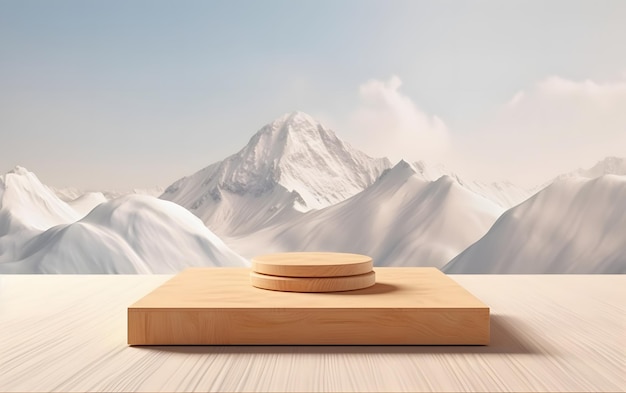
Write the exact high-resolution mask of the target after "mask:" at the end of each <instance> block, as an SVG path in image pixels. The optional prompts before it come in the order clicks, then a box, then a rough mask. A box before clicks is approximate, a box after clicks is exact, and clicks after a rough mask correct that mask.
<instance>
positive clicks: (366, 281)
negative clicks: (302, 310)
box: [250, 271, 376, 292]
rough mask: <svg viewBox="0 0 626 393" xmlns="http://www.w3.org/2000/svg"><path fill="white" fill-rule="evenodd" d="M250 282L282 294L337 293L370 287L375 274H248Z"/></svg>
mask: <svg viewBox="0 0 626 393" xmlns="http://www.w3.org/2000/svg"><path fill="white" fill-rule="evenodd" d="M250 282H251V283H252V285H253V286H255V287H257V288H262V289H271V290H273V291H283V292H339V291H352V290H355V289H363V288H368V287H371V286H372V285H374V284H375V283H376V273H374V271H370V272H369V273H365V274H359V275H356V276H346V277H279V276H269V275H266V274H260V273H256V272H250Z"/></svg>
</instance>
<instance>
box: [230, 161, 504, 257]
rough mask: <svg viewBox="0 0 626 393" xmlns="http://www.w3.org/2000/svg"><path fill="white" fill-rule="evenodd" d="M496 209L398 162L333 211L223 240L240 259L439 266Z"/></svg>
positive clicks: (467, 241) (447, 179)
mask: <svg viewBox="0 0 626 393" xmlns="http://www.w3.org/2000/svg"><path fill="white" fill-rule="evenodd" d="M502 211H503V209H502V208H500V207H499V206H497V205H495V204H494V203H492V202H491V201H488V200H487V199H485V198H483V197H481V196H479V195H476V194H475V193H472V192H470V191H468V190H467V189H465V188H463V187H461V186H460V185H459V184H458V183H457V182H456V181H454V180H453V179H452V178H450V177H448V176H443V177H440V178H439V179H438V180H437V181H435V182H428V181H425V180H424V179H423V178H422V174H421V173H418V172H416V170H415V166H414V165H411V164H408V163H406V162H404V161H401V162H400V163H398V164H397V165H396V166H395V167H393V168H392V169H390V170H388V171H387V172H386V173H384V174H383V175H382V176H381V177H380V178H379V179H378V180H377V181H376V182H375V183H374V184H373V185H372V186H370V187H368V188H367V189H366V190H364V191H363V192H361V193H359V194H357V195H355V196H354V197H352V198H350V199H347V200H345V201H343V202H341V203H338V204H336V205H334V206H330V207H327V208H325V209H322V210H318V211H312V212H308V213H306V214H304V215H302V216H300V217H298V218H296V219H294V220H293V221H292V222H287V223H284V224H280V225H277V226H274V227H270V228H266V229H263V230H261V231H259V232H257V233H253V234H249V235H247V236H243V237H239V238H229V239H228V242H229V244H231V246H232V247H233V248H234V249H235V250H237V251H238V252H239V253H241V254H242V255H245V256H253V255H255V254H260V253H267V252H281V251H339V252H356V253H363V254H367V255H370V256H372V257H373V259H374V263H375V264H376V265H377V266H438V267H439V266H443V265H444V264H445V263H446V262H448V261H449V260H450V259H451V258H453V257H454V256H455V255H457V254H458V253H459V252H461V251H462V250H464V249H465V248H466V247H467V246H468V245H470V244H472V243H473V242H474V241H476V240H477V239H479V238H480V237H481V236H482V235H483V234H485V233H486V231H487V230H488V229H489V227H490V226H491V225H492V224H493V223H494V221H495V220H496V219H497V217H498V216H499V214H500V213H501V212H502Z"/></svg>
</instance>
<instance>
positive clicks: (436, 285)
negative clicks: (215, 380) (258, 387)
mask: <svg viewBox="0 0 626 393" xmlns="http://www.w3.org/2000/svg"><path fill="white" fill-rule="evenodd" d="M374 270H375V272H376V285H374V286H373V287H370V288H366V289H360V290H356V291H347V292H331V293H294V292H277V291H269V290H265V289H259V288H255V287H253V286H251V285H250V282H249V272H250V270H249V269H247V268H191V269H187V270H185V271H183V272H181V273H180V274H178V275H176V276H175V277H174V278H172V279H171V280H169V281H167V282H166V283H164V284H163V285H161V286H160V287H158V288H157V289H155V290H154V291H152V292H151V293H149V294H148V295H146V296H145V297H144V298H142V299H140V300H139V301H137V302H136V303H135V304H133V305H131V306H130V307H129V308H128V344H130V345H309V344H311V345H419V344H426V345H463V344H469V345H487V344H489V307H487V306H486V305H485V304H483V303H482V302H481V301H480V300H478V299H477V298H475V297H474V296H473V295H472V294H471V293H469V292H467V291H466V290H465V289H463V288H462V287H461V286H460V285H459V284H457V283H456V282H455V281H454V280H452V279H451V278H449V277H447V276H446V275H445V274H443V273H442V272H441V271H439V270H437V269H435V268H419V267H412V268H375V269H374Z"/></svg>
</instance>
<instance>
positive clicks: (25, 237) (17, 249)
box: [0, 167, 247, 274]
mask: <svg viewBox="0 0 626 393" xmlns="http://www.w3.org/2000/svg"><path fill="white" fill-rule="evenodd" d="M85 198H93V196H86V197H85ZM95 198H96V199H98V200H99V199H101V198H100V197H98V196H96V197H95ZM90 203H91V202H90ZM82 208H83V207H81V209H82ZM81 217H82V218H81ZM0 228H1V230H2V232H0V274H2V273H176V272H178V271H180V270H181V269H183V268H185V267H189V266H245V265H246V264H247V261H246V260H245V259H243V258H242V257H240V256H239V255H237V254H235V253H234V252H233V251H231V250H230V249H229V248H228V247H227V246H226V245H225V244H224V243H223V242H222V241H221V240H220V239H219V238H218V237H217V236H216V235H214V234H213V233H212V232H211V231H210V230H209V229H208V228H206V227H205V226H204V224H203V223H202V221H200V219H198V218H197V217H195V216H194V215H193V214H191V213H190V212H189V211H187V210H186V209H184V208H183V207H181V206H178V205H176V204H174V203H171V202H167V201H163V200H160V199H157V198H155V197H150V196H143V195H128V196H124V197H119V198H116V199H114V200H111V201H107V202H101V203H99V204H98V205H97V206H96V207H94V208H93V209H92V210H91V211H90V212H89V213H88V214H87V215H86V216H84V217H83V214H82V213H81V212H78V211H75V210H74V209H73V208H72V207H71V206H70V205H68V204H67V203H65V202H63V201H62V200H61V199H60V198H58V197H57V196H56V195H55V194H54V193H53V192H52V191H51V190H50V189H49V188H48V187H46V186H44V185H43V184H42V183H41V182H40V181H39V179H38V178H37V176H35V175H34V174H33V173H31V172H29V171H27V170H26V169H24V168H19V167H18V168H16V169H15V170H13V171H11V172H9V173H7V174H6V175H4V176H1V177H0Z"/></svg>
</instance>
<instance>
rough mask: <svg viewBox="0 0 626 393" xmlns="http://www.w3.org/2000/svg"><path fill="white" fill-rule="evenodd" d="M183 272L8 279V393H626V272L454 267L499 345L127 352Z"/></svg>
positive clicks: (4, 284)
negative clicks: (148, 310) (463, 271)
mask: <svg viewBox="0 0 626 393" xmlns="http://www.w3.org/2000/svg"><path fill="white" fill-rule="evenodd" d="M170 277H171V276H165V275H159V276H145V275H144V276H127V275H122V276H103V275H91V276H85V275H74V276H70V275H41V276H33V275H0V391H1V392H26V391H29V392H30V391H32V392H39V391H66V392H75V391H109V392H116V391H124V392H128V391H146V392H161V391H257V390H260V391H447V392H452V391H494V392H495V391H561V392H563V391H577V392H582V391H610V392H614V391H625V390H626V276H623V275H598V276H587V275H570V276H564V275H544V276H540V275H510V276H505V275H493V276H488V275H451V276H450V277H452V278H453V279H455V280H456V281H457V282H459V283H460V284H461V285H463V286H464V287H465V288H466V289H468V290H469V291H470V292H472V293H473V294H474V295H476V296H477V297H478V298H479V299H481V300H482V301H483V302H485V303H486V304H487V305H489V306H490V307H491V313H492V316H491V330H492V331H491V345H490V346H487V347H482V346H475V347H474V346H467V347H462V346H461V347H459V346H440V347H438V346H398V347H393V346H372V347H357V346H354V347H349V346H304V347H301V346H300V347H292V346H285V347H274V346H259V347H250V346H245V347H244V346H239V347H237V346H231V347H227V346H221V347H210V346H197V347H128V346H127V345H126V311H127V307H128V305H130V304H131V303H133V302H135V301H136V300H137V299H139V298H141V297H142V296H144V295H145V294H147V293H148V292H150V291H151V290H152V289H154V288H156V287H157V286H159V285H160V284H162V283H163V282H165V281H166V280H167V279H169V278H170Z"/></svg>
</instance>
